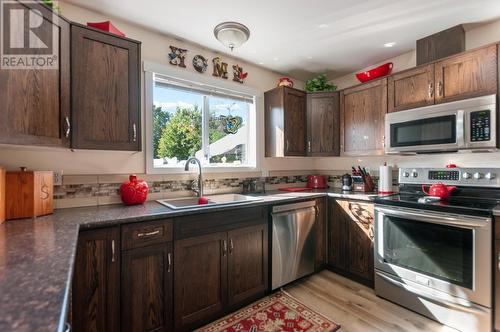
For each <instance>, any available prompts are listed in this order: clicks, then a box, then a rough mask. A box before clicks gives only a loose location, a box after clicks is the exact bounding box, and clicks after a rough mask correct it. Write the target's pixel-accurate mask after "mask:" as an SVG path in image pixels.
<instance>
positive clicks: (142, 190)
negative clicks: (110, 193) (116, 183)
mask: <svg viewBox="0 0 500 332" xmlns="http://www.w3.org/2000/svg"><path fill="white" fill-rule="evenodd" d="M148 190H149V186H148V183H147V182H146V181H144V180H138V179H137V176H135V175H133V174H132V175H130V176H129V181H126V182H124V183H123V184H122V185H121V186H120V196H121V198H122V202H123V203H125V204H126V205H135V204H142V203H144V202H145V201H146V198H147V197H148Z"/></svg>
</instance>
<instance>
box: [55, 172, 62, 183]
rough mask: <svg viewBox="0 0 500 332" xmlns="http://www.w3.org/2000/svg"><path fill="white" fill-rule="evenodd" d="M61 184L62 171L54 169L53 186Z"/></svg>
mask: <svg viewBox="0 0 500 332" xmlns="http://www.w3.org/2000/svg"><path fill="white" fill-rule="evenodd" d="M62 184H63V171H62V170H60V171H54V186H62Z"/></svg>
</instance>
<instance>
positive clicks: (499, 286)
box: [493, 217, 500, 331]
mask: <svg viewBox="0 0 500 332" xmlns="http://www.w3.org/2000/svg"><path fill="white" fill-rule="evenodd" d="M499 223H500V219H499V218H498V217H496V227H497V229H498V226H500V225H499ZM497 232H498V231H497ZM494 252H495V254H494V255H493V257H494V262H495V263H494V264H493V270H494V271H495V331H500V302H499V301H500V238H498V235H497V238H496V239H495V251H494Z"/></svg>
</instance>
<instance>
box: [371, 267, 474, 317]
mask: <svg viewBox="0 0 500 332" xmlns="http://www.w3.org/2000/svg"><path fill="white" fill-rule="evenodd" d="M377 276H379V277H381V278H382V279H384V280H385V281H387V282H389V283H390V284H392V285H394V286H396V287H399V288H403V289H404V290H406V291H408V292H411V293H413V294H416V295H418V296H419V297H422V298H424V299H426V300H427V301H429V302H432V303H434V304H437V305H440V306H446V307H448V308H451V309H456V310H460V311H464V312H471V313H477V312H484V310H482V309H481V308H480V307H479V306H477V305H475V304H474V303H472V302H470V301H467V300H463V299H460V302H461V303H456V302H452V301H450V300H447V299H445V298H444V297H441V296H435V295H433V294H431V293H429V292H425V291H422V290H420V289H418V288H415V287H412V286H410V285H408V284H405V283H403V282H400V281H398V280H394V279H393V278H391V277H388V276H386V275H384V274H382V273H379V272H377Z"/></svg>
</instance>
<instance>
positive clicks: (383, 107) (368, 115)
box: [340, 78, 387, 156]
mask: <svg viewBox="0 0 500 332" xmlns="http://www.w3.org/2000/svg"><path fill="white" fill-rule="evenodd" d="M386 113H387V78H383V79H379V80H376V81H373V82H370V83H366V84H361V85H357V86H355V87H352V88H349V89H345V90H343V91H341V92H340V146H341V150H340V154H341V155H343V156H356V155H380V154H383V153H384V116H385V114H386Z"/></svg>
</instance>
